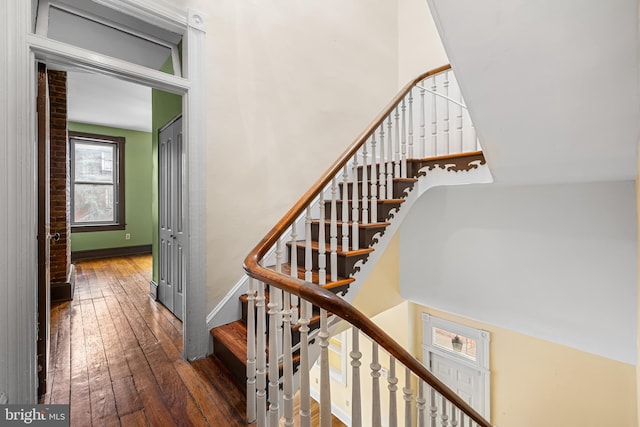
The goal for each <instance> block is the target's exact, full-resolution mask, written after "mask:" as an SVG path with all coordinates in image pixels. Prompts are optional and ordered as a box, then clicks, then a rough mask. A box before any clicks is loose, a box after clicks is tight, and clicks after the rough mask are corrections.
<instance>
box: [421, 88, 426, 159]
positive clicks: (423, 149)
mask: <svg viewBox="0 0 640 427" xmlns="http://www.w3.org/2000/svg"><path fill="white" fill-rule="evenodd" d="M424 84H425V83H424V82H422V85H424ZM425 92H426V90H425V89H424V86H420V156H421V157H423V158H424V157H427V146H426V145H427V144H426V138H425V136H426V130H425V128H426V126H425V121H426V118H425V114H426V111H425V105H424V94H425Z"/></svg>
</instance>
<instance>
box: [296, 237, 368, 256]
mask: <svg viewBox="0 0 640 427" xmlns="http://www.w3.org/2000/svg"><path fill="white" fill-rule="evenodd" d="M295 243H296V247H297V248H299V249H300V248H302V249H305V248H306V245H307V242H306V241H304V240H296V242H295ZM287 245H288V246H290V245H291V242H287ZM311 249H312V250H314V251H315V250H319V249H320V244H319V243H318V242H316V241H313V240H312V241H311ZM325 250H326V254H327V256H328V255H329V254H330V253H331V244H330V243H326V244H325ZM336 250H337V253H338V256H339V257H345V258H348V257H355V256H360V255H364V254H369V253H371V252H373V251H374V250H375V249H373V248H362V249H349V250H347V251H344V250H343V246H342V245H338V247H337V249H336Z"/></svg>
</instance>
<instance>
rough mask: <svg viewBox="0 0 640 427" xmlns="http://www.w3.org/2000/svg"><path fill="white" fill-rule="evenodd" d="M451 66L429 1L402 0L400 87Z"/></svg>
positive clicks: (400, 5)
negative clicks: (429, 71)
mask: <svg viewBox="0 0 640 427" xmlns="http://www.w3.org/2000/svg"><path fill="white" fill-rule="evenodd" d="M448 63H449V59H448V58H447V54H446V53H445V51H444V47H443V46H442V42H441V41H440V36H439V35H438V30H437V29H436V26H435V23H434V22H433V18H432V16H431V12H430V11H429V6H428V5H427V2H426V0H399V1H398V84H399V85H400V86H404V85H405V84H406V83H407V82H408V81H409V80H411V79H413V78H414V77H416V76H418V75H419V74H421V73H423V72H425V71H428V70H430V69H433V68H436V67H439V66H441V65H444V64H448Z"/></svg>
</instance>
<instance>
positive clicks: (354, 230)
mask: <svg viewBox="0 0 640 427" xmlns="http://www.w3.org/2000/svg"><path fill="white" fill-rule="evenodd" d="M352 169H353V173H352V176H353V188H352V189H351V191H352V196H351V246H352V248H353V249H354V250H357V249H358V248H359V245H358V236H359V234H360V233H359V231H360V229H359V225H358V217H359V216H360V212H359V209H360V196H358V153H357V152H356V154H355V156H353V164H352ZM342 241H343V243H342V245H343V247H342V250H343V251H345V252H346V251H348V250H349V240H348V239H347V246H346V247H345V246H344V237H343V239H342Z"/></svg>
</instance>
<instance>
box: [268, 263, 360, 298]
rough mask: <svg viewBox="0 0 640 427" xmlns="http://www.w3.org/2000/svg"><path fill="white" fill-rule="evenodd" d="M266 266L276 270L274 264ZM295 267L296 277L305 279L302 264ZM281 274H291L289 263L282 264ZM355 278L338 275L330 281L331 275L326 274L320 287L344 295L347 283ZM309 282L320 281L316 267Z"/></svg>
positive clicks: (347, 288) (347, 286)
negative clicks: (324, 281) (334, 279)
mask: <svg viewBox="0 0 640 427" xmlns="http://www.w3.org/2000/svg"><path fill="white" fill-rule="evenodd" d="M267 268H268V269H270V270H273V271H275V270H276V266H275V265H272V266H269V267H267ZM296 269H297V270H298V279H300V280H305V275H306V270H305V267H304V266H303V265H297V266H296ZM282 274H286V275H289V276H290V275H291V264H289V263H285V264H282ZM355 280H356V279H354V278H353V277H348V276H347V277H344V276H340V275H338V279H337V280H336V281H331V275H329V274H327V278H326V283H325V284H324V285H323V286H322V287H323V288H325V289H328V290H330V291H331V292H333V293H334V294H340V295H342V296H344V295H346V293H347V290H349V284H351V283H352V282H354V281H355ZM311 283H315V284H316V285H318V284H319V283H320V277H319V273H318V270H317V269H314V270H312V271H311Z"/></svg>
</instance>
